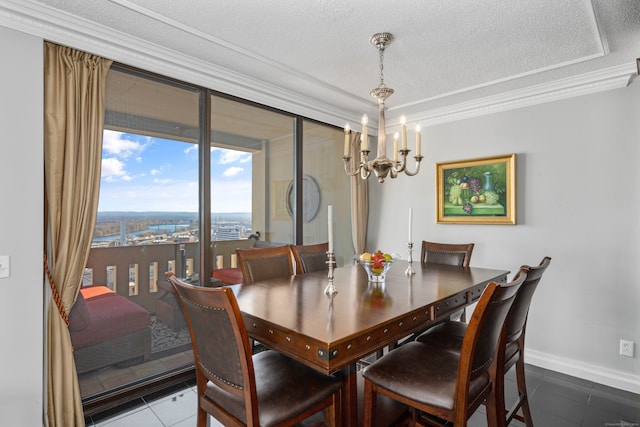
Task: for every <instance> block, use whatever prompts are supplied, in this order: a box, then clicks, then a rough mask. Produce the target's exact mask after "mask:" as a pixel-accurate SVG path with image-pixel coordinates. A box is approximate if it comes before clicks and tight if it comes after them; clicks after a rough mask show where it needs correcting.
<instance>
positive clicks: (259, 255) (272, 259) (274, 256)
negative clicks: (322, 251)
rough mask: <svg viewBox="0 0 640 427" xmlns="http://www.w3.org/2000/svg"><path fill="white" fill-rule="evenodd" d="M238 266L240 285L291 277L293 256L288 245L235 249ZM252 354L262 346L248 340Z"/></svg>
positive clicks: (261, 348)
mask: <svg viewBox="0 0 640 427" xmlns="http://www.w3.org/2000/svg"><path fill="white" fill-rule="evenodd" d="M236 256H237V257H238V266H239V268H240V270H241V271H242V283H243V284H246V283H253V282H256V281H260V280H268V279H274V278H276V277H289V276H293V274H294V268H293V255H292V254H291V248H290V247H289V245H282V246H271V247H264V248H255V247H254V248H246V249H236ZM250 342H251V347H252V348H253V352H254V353H258V352H260V351H262V350H264V348H265V347H264V345H262V344H261V343H259V342H257V341H256V340H254V339H253V338H251V339H250Z"/></svg>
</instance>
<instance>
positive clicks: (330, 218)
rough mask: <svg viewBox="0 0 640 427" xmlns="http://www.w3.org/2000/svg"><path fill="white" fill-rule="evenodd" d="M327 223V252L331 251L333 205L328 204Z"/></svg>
mask: <svg viewBox="0 0 640 427" xmlns="http://www.w3.org/2000/svg"><path fill="white" fill-rule="evenodd" d="M327 223H328V224H327V225H328V226H329V252H333V205H329V213H328V219H327Z"/></svg>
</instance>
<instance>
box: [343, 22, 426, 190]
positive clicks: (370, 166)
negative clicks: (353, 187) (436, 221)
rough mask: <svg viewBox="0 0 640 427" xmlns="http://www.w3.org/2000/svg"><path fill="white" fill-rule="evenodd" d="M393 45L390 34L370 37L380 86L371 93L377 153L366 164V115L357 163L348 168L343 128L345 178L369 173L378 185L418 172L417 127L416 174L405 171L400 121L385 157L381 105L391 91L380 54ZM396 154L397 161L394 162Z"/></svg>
mask: <svg viewBox="0 0 640 427" xmlns="http://www.w3.org/2000/svg"><path fill="white" fill-rule="evenodd" d="M392 41H393V34H391V33H376V34H374V35H373V36H371V44H372V45H374V46H375V47H376V48H377V49H378V52H379V54H380V84H379V85H378V87H376V88H374V89H372V90H371V96H373V97H374V98H376V99H377V100H378V111H379V119H378V152H377V156H376V158H375V159H373V160H369V153H370V150H369V136H368V135H367V121H368V119H367V115H366V114H365V115H363V116H362V135H361V137H360V162H359V164H358V166H357V168H352V167H350V161H351V155H350V143H349V137H350V136H349V135H350V134H351V129H350V127H349V124H347V125H346V126H345V128H344V133H345V136H344V155H343V156H342V161H343V162H344V171H345V173H346V174H347V175H348V176H355V175H357V174H360V176H361V177H362V179H368V178H369V175H371V172H374V173H375V175H376V177H377V178H378V182H384V179H385V178H386V177H387V175H389V176H391V178H396V177H397V176H398V174H400V173H402V172H404V173H405V174H407V175H409V176H414V175H416V174H417V173H418V172H420V162H421V161H422V159H423V156H422V153H421V147H420V146H421V137H422V136H421V134H420V126H419V125H418V126H416V155H415V156H414V157H413V158H414V159H415V160H416V170H415V171H414V172H411V171H409V170H408V169H407V155H408V154H409V152H410V151H411V150H409V149H407V126H406V123H405V119H404V117H402V119H401V135H398V133H396V134H395V135H394V141H393V160H391V159H389V158H388V157H387V154H386V153H387V134H386V132H385V127H384V101H385V100H386V99H387V98H388V97H390V96H391V95H392V94H393V89H391V88H390V87H388V86H387V85H385V84H384V65H383V62H384V50H385V48H386V47H387V46H388V45H389V44H391V42H392ZM399 136H400V137H401V140H400V143H401V145H400V147H398V137H399ZM398 154H399V155H400V156H401V159H400V160H398Z"/></svg>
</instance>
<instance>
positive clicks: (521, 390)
mask: <svg viewBox="0 0 640 427" xmlns="http://www.w3.org/2000/svg"><path fill="white" fill-rule="evenodd" d="M516 380H517V383H518V398H519V399H520V409H521V410H522V415H523V416H522V417H521V416H518V415H516V416H515V418H516V419H518V420H520V421H522V422H524V423H525V425H526V426H527V427H533V419H532V418H531V410H530V408H529V397H528V396H527V381H526V378H525V375H524V354H520V359H518V361H517V362H516Z"/></svg>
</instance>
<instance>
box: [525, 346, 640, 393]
mask: <svg viewBox="0 0 640 427" xmlns="http://www.w3.org/2000/svg"><path fill="white" fill-rule="evenodd" d="M525 362H526V363H528V364H531V365H534V366H539V367H541V368H544V369H548V370H551V371H556V372H561V373H563V374H567V375H571V376H573V377H578V378H582V379H584V380H588V381H593V382H595V383H598V384H602V385H606V386H609V387H613V388H617V389H620V390H625V391H629V392H631V393H636V394H640V376H638V375H633V374H630V373H628V372H622V371H616V370H613V369H608V368H603V367H601V366H596V365H592V364H589V363H584V362H580V361H577V360H573V359H567V358H563V357H559V356H555V355H552V354H549V353H543V352H540V351H535V350H530V349H527V350H526V352H525Z"/></svg>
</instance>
